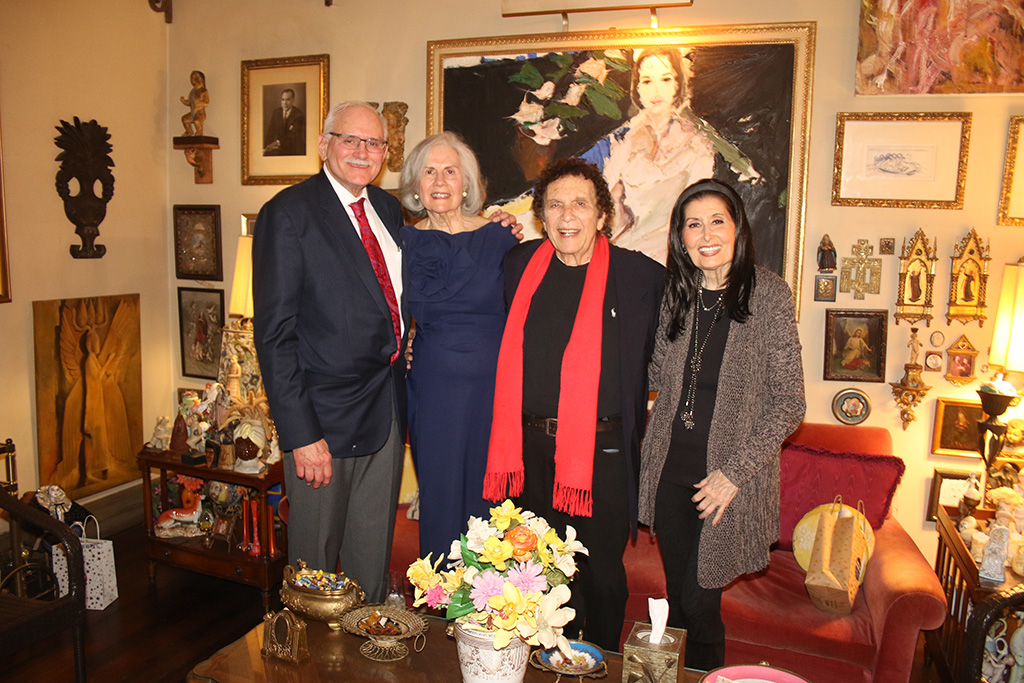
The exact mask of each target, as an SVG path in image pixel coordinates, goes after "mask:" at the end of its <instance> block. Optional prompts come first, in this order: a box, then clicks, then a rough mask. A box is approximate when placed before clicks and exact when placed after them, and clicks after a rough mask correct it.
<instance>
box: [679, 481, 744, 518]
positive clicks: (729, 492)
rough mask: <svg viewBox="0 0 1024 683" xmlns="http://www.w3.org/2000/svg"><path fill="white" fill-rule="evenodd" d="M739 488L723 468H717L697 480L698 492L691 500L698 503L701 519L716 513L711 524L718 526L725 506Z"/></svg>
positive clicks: (727, 505)
mask: <svg viewBox="0 0 1024 683" xmlns="http://www.w3.org/2000/svg"><path fill="white" fill-rule="evenodd" d="M739 490H740V489H739V487H738V486H736V484H733V483H732V482H731V481H729V479H728V477H726V476H725V475H724V474H722V470H715V471H714V472H712V473H711V474H709V475H708V476H706V477H704V478H703V479H701V480H700V481H699V482H697V493H696V494H695V495H694V496H693V498H691V499H690V500H692V501H693V502H694V503H696V504H697V509H698V510H699V511H700V518H701V519H707V518H708V517H710V516H711V515H714V516H715V518H714V519H712V520H711V526H717V525H718V522H719V521H720V520H721V519H722V515H723V514H724V513H725V508H727V507H729V503H731V502H732V499H733V498H735V497H736V493H737V492H738V491H739Z"/></svg>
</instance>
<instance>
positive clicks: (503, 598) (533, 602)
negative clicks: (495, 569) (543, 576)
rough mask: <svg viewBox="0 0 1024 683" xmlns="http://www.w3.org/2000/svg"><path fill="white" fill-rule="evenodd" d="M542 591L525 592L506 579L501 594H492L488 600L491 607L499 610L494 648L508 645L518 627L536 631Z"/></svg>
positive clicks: (496, 619) (495, 621) (494, 619)
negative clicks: (536, 613) (535, 614)
mask: <svg viewBox="0 0 1024 683" xmlns="http://www.w3.org/2000/svg"><path fill="white" fill-rule="evenodd" d="M540 595H541V594H540V593H534V592H531V593H527V594H525V595H524V594H523V593H522V592H521V591H520V590H519V589H518V588H516V587H515V586H513V585H512V582H511V581H506V582H505V586H504V587H503V589H502V594H501V595H492V596H491V597H490V598H488V600H487V604H488V605H490V606H491V608H493V609H495V610H497V614H496V615H494V616H493V623H494V625H495V626H496V627H497V630H496V631H495V633H494V649H495V650H500V649H502V648H503V647H505V646H506V645H508V644H509V643H510V642H511V641H512V638H513V637H516V636H518V633H517V632H516V631H517V629H520V628H521V629H523V630H529V631H530V632H531V633H535V632H536V619H535V617H534V613H535V612H536V611H537V601H538V599H539V598H540Z"/></svg>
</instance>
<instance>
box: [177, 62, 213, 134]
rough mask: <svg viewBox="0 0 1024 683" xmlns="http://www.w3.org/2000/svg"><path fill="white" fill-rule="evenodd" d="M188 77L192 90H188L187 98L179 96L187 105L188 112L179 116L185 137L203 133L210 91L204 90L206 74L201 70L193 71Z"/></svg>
mask: <svg viewBox="0 0 1024 683" xmlns="http://www.w3.org/2000/svg"><path fill="white" fill-rule="evenodd" d="M188 79H189V81H191V83H192V90H191V91H189V94H188V97H187V98H185V97H182V98H180V99H181V103H182V104H184V105H185V106H186V107H188V113H187V114H182V116H181V124H182V125H183V126H185V136H186V137H189V136H193V135H202V134H203V122H204V121H206V107H207V106H209V104H210V93H209V91H207V90H206V76H205V75H204V74H203V72H202V71H193V72H192V74H191V75H190V76H189V77H188Z"/></svg>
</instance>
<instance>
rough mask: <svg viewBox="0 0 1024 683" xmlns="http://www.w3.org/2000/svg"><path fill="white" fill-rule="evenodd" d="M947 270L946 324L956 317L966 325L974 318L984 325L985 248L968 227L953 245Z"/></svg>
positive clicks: (987, 260)
mask: <svg viewBox="0 0 1024 683" xmlns="http://www.w3.org/2000/svg"><path fill="white" fill-rule="evenodd" d="M950 258H951V259H952V265H951V267H950V271H949V308H948V309H947V311H946V323H947V324H948V323H951V322H953V321H954V320H959V321H960V322H962V323H963V324H965V325H966V324H967V323H969V322H971V321H972V320H977V321H978V324H979V325H981V326H984V324H985V292H986V289H987V286H988V262H989V261H991V260H992V257H991V256H990V255H989V247H988V246H986V245H984V244H982V243H981V238H980V237H978V233H977V232H976V231H975V230H974V228H971V232H970V233H968V234H967V236H966V237H963V238H961V240H960V241H959V242H957V244H956V245H955V246H954V247H953V256H951V257H950Z"/></svg>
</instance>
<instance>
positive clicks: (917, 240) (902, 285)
mask: <svg viewBox="0 0 1024 683" xmlns="http://www.w3.org/2000/svg"><path fill="white" fill-rule="evenodd" d="M937 260H938V257H937V256H936V255H935V247H933V246H931V245H930V244H929V243H928V238H927V237H926V236H925V234H924V230H921V229H918V231H917V232H916V233H914V238H913V239H912V240H911V241H910V243H909V244H908V243H907V241H906V239H904V240H903V251H902V252H901V253H900V280H899V287H898V290H897V294H896V313H894V314H893V317H894V318H895V319H896V324H897V325H899V323H900V321H901V320H906V321H907V322H909V323H915V322H917V321H918V320H923V321H924V324H925V325H930V324H931V321H932V285H933V284H934V282H935V262H936V261H937Z"/></svg>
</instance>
